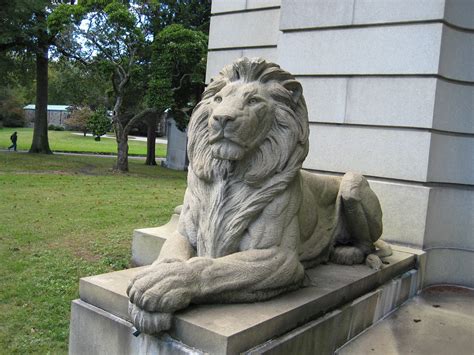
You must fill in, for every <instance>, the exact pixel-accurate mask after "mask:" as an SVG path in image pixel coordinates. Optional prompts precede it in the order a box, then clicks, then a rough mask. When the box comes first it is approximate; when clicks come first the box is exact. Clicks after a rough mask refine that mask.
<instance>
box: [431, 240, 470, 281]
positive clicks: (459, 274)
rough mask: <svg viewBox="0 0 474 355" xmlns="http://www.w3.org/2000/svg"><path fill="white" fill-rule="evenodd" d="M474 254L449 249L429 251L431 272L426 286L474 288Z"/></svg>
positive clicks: (468, 251) (467, 251)
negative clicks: (473, 271)
mask: <svg viewBox="0 0 474 355" xmlns="http://www.w3.org/2000/svg"><path fill="white" fill-rule="evenodd" d="M471 237H472V232H471ZM473 254H474V252H473V251H472V250H463V249H451V248H449V247H446V248H436V249H431V250H428V251H427V257H426V258H427V259H426V269H427V270H429V272H428V273H427V274H426V278H425V282H424V286H432V285H446V284H448V285H460V286H467V287H471V288H472V287H474V273H472V272H470V271H472V270H474V257H473ZM467 270H469V272H468V271H467Z"/></svg>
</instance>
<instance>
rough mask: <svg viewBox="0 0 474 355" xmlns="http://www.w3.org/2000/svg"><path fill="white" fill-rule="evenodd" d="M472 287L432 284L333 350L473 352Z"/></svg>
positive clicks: (391, 354)
mask: <svg viewBox="0 0 474 355" xmlns="http://www.w3.org/2000/svg"><path fill="white" fill-rule="evenodd" d="M473 351H474V290H472V289H465V288H459V287H450V286H435V287H430V288H428V289H424V290H423V292H422V293H421V294H420V295H419V296H416V297H414V298H413V299H411V300H409V301H408V302H407V303H405V304H404V305H403V306H402V307H400V308H399V309H398V310H396V311H395V312H393V313H392V314H390V315H389V316H388V317H387V318H386V319H384V320H383V321H381V322H379V323H378V324H376V325H374V326H373V327H371V328H369V329H367V331H366V332H364V333H362V334H361V335H360V336H359V337H357V338H355V339H354V340H352V341H350V342H349V343H347V344H346V345H344V346H343V347H342V348H340V349H339V350H338V351H337V352H336V353H337V354H338V355H352V354H386V355H402V354H458V355H464V354H466V355H467V354H469V355H470V354H472V353H473Z"/></svg>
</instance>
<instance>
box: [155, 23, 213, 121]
mask: <svg viewBox="0 0 474 355" xmlns="http://www.w3.org/2000/svg"><path fill="white" fill-rule="evenodd" d="M207 40H208V38H207V36H206V35H205V34H204V33H202V32H200V31H194V30H190V29H187V28H184V27H183V26H182V25H170V26H168V27H166V28H165V29H164V30H162V31H161V32H160V33H159V34H158V36H157V37H156V39H155V42H154V43H153V55H152V67H151V70H152V79H151V81H150V90H149V93H148V101H149V103H150V104H151V105H154V106H155V107H157V108H158V109H159V110H161V111H163V110H164V109H166V108H171V110H172V113H173V116H174V118H175V120H176V122H177V125H178V127H179V128H180V129H182V130H184V129H185V128H186V127H187V124H188V122H189V115H188V112H190V111H191V110H192V108H193V107H194V105H195V104H196V103H197V101H198V100H199V99H200V98H199V95H200V93H201V91H202V88H203V85H204V76H205V72H206V55H207Z"/></svg>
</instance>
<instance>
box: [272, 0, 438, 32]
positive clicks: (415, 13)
mask: <svg viewBox="0 0 474 355" xmlns="http://www.w3.org/2000/svg"><path fill="white" fill-rule="evenodd" d="M282 13H283V14H284V16H282V19H281V24H280V29H281V30H294V29H304V28H320V27H328V26H348V25H362V24H380V23H390V22H404V21H426V20H427V21H432V20H441V19H443V17H444V1H432V0H419V1H411V0H397V1H391V0H389V1H373V0H318V1H314V2H313V3H311V6H308V2H307V1H300V0H283V1H282Z"/></svg>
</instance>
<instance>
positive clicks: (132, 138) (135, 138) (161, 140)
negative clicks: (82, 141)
mask: <svg viewBox="0 0 474 355" xmlns="http://www.w3.org/2000/svg"><path fill="white" fill-rule="evenodd" d="M72 134H75V135H78V136H84V133H78V132H73V133H72ZM86 136H87V137H93V135H92V134H90V133H87V134H86ZM101 138H110V139H115V136H114V135H111V134H106V135H103V136H102V137H101ZM128 140H130V141H140V142H146V137H139V136H128ZM155 142H156V143H160V144H168V140H167V139H166V137H164V138H156V140H155Z"/></svg>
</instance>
